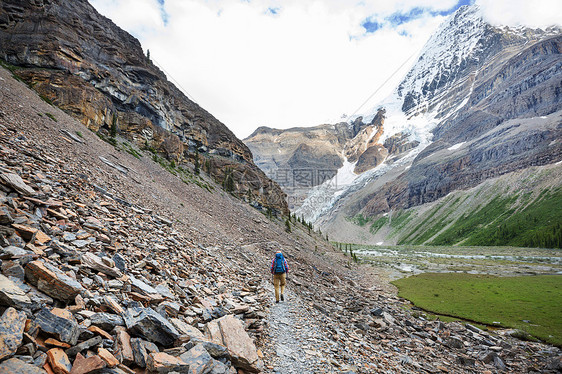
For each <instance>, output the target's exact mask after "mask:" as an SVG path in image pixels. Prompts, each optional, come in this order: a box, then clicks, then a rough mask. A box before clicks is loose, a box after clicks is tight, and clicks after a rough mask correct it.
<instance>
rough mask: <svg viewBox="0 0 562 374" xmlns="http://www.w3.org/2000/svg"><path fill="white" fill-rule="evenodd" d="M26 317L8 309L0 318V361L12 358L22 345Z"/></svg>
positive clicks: (12, 309) (21, 313)
mask: <svg viewBox="0 0 562 374" xmlns="http://www.w3.org/2000/svg"><path fill="white" fill-rule="evenodd" d="M25 321H26V316H25V313H23V312H18V311H17V310H16V309H14V308H8V309H6V310H5V311H4V314H2V317H0V360H3V359H5V358H6V357H10V356H12V355H13V354H14V353H16V351H17V349H18V347H19V346H20V345H21V344H22V340H23V330H24V328H25Z"/></svg>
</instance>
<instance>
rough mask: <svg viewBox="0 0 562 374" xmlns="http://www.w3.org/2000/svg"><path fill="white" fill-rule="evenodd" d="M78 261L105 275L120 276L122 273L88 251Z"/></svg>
mask: <svg viewBox="0 0 562 374" xmlns="http://www.w3.org/2000/svg"><path fill="white" fill-rule="evenodd" d="M88 242H89V241H88ZM74 243H76V242H74ZM80 262H81V264H82V266H86V267H88V268H90V269H94V270H97V271H99V272H102V273H104V274H106V275H109V276H110V277H114V278H120V277H122V276H123V273H121V271H120V270H119V269H117V268H116V267H112V266H109V265H108V264H106V263H105V262H104V261H103V259H102V258H101V257H99V256H96V255H95V254H93V253H90V252H86V253H84V254H83V255H82V257H80Z"/></svg>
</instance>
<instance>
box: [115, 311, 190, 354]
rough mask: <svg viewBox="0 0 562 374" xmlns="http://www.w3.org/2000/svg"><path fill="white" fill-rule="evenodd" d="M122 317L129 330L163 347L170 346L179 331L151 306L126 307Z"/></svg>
mask: <svg viewBox="0 0 562 374" xmlns="http://www.w3.org/2000/svg"><path fill="white" fill-rule="evenodd" d="M123 319H124V320H125V324H126V325H127V328H128V329H129V332H130V333H131V334H133V335H135V336H139V337H143V338H145V339H147V340H149V341H151V342H154V343H158V344H161V345H163V346H164V347H170V346H172V344H173V343H174V341H176V339H177V338H179V336H180V333H179V332H178V331H177V330H176V328H175V327H174V326H173V325H172V324H171V323H170V322H168V320H167V319H165V318H164V317H162V316H161V315H160V314H158V313H157V312H155V311H154V310H153V309H151V308H140V307H135V308H128V309H127V311H126V312H125V313H123Z"/></svg>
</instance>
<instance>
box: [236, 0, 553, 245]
mask: <svg viewBox="0 0 562 374" xmlns="http://www.w3.org/2000/svg"><path fill="white" fill-rule="evenodd" d="M561 43H562V36H561V32H560V29H559V28H557V27H552V28H549V29H547V30H541V29H536V30H532V29H527V28H522V27H521V28H508V27H496V26H492V25H490V24H487V23H486V22H485V21H484V20H483V19H482V17H481V15H480V11H479V9H478V7H476V6H463V7H461V8H459V10H458V11H457V12H456V13H455V14H453V15H452V16H451V17H450V18H449V19H448V20H447V21H445V22H444V23H443V24H442V25H441V26H440V28H439V29H438V30H437V32H436V33H435V34H434V35H433V36H432V37H431V38H430V39H429V40H428V42H427V43H426V45H425V46H424V48H423V49H422V51H421V54H420V57H419V58H418V59H417V61H416V62H415V63H414V65H413V67H412V68H411V69H410V71H409V72H408V74H406V76H405V78H404V79H403V80H402V82H401V83H400V84H399V85H398V87H397V88H396V90H395V92H394V93H393V94H392V95H391V96H390V97H388V98H387V99H386V100H384V101H383V102H382V103H380V104H379V105H377V106H376V107H375V110H373V111H372V112H371V114H365V115H364V116H363V118H365V120H366V121H367V122H368V121H369V120H370V119H371V118H373V117H374V116H378V115H379V114H380V113H381V110H384V111H383V112H382V113H384V118H383V120H382V123H384V126H383V132H382V134H381V135H380V138H379V139H378V142H379V146H383V147H385V148H386V149H387V150H388V149H390V148H391V145H389V144H388V141H389V139H393V138H394V139H396V137H399V139H400V141H401V142H403V144H405V145H406V147H405V152H404V153H403V154H402V155H401V157H396V156H395V155H393V152H389V154H388V156H386V157H385V155H384V153H381V152H379V153H377V154H370V153H368V152H367V153H366V154H365V156H364V157H363V158H366V159H369V160H370V162H371V163H372V164H374V165H378V166H376V167H375V168H371V169H366V170H365V171H363V169H361V168H360V167H358V164H357V163H354V160H353V159H351V165H349V166H348V167H347V170H353V171H354V173H349V172H347V173H346V174H345V178H343V179H347V180H348V183H346V184H344V185H341V184H339V183H337V178H334V179H333V180H332V181H330V183H326V184H325V185H323V186H318V187H315V188H314V189H312V190H310V191H307V196H308V197H307V198H306V199H304V201H303V202H302V204H301V207H300V208H299V210H297V214H302V215H303V216H305V218H306V219H307V220H312V221H315V222H316V224H317V225H319V226H320V227H321V228H322V229H323V231H327V232H331V231H333V233H334V235H335V236H332V237H333V238H334V239H338V238H339V237H338V235H339V234H340V233H342V230H340V229H339V228H341V227H346V225H347V224H346V222H347V220H348V219H350V218H352V217H355V216H358V215H360V216H362V217H373V218H374V219H376V218H377V217H381V216H382V215H384V214H388V213H390V212H392V211H394V212H395V211H397V210H403V209H409V208H412V207H416V206H423V205H424V204H428V203H431V202H433V201H436V200H438V199H440V198H443V197H444V196H446V195H448V194H449V193H451V192H454V191H459V190H466V189H468V188H472V187H475V186H477V185H479V184H480V183H483V182H485V181H487V180H489V179H491V178H495V177H498V176H501V175H504V174H507V173H512V172H516V171H519V170H525V169H527V168H529V167H533V166H538V165H549V164H554V163H556V162H559V161H560V160H561V159H562V148H561V147H562V143H561V142H560V139H561V138H562V129H561V125H560V111H561V110H562V81H561V79H560V72H561V71H562V58H561V51H562V44H561ZM381 108H382V109H381ZM348 126H349V127H351V123H350V124H348ZM278 136H279V137H282V136H283V135H282V134H280V135H278ZM303 141H305V140H303ZM246 142H248V139H246ZM248 144H249V146H250V148H252V149H256V148H255V146H254V145H252V144H251V143H248ZM356 144H362V143H361V142H357V143H356ZM255 152H256V153H258V151H255ZM258 156H259V155H258ZM381 156H382V157H381ZM381 159H382V161H383V162H382V163H381ZM344 164H345V162H344ZM344 169H345V168H341V169H339V171H338V176H340V177H342V176H344V173H343V172H344ZM361 172H362V173H361ZM334 186H335V187H334ZM289 195H290V193H289ZM472 208H473V209H476V208H477V207H476V206H474V207H472ZM342 235H343V234H342ZM344 236H345V237H346V239H347V240H348V241H353V240H350V238H349V236H347V235H344ZM379 236H380V235H379ZM382 239H385V238H382ZM386 239H388V240H389V242H392V240H390V238H386ZM342 240H343V238H342ZM358 240H359V239H358ZM375 240H376V241H375ZM459 240H461V239H460V238H459ZM361 241H367V242H370V243H373V242H385V240H381V238H380V237H378V238H377V239H375V238H369V236H368V235H367V237H363V239H362V240H361Z"/></svg>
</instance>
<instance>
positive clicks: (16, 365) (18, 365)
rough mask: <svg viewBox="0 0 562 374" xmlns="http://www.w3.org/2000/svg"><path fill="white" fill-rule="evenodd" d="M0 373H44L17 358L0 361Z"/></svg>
mask: <svg viewBox="0 0 562 374" xmlns="http://www.w3.org/2000/svg"><path fill="white" fill-rule="evenodd" d="M0 374H45V371H44V370H43V369H40V368H38V367H37V366H35V365H30V364H28V363H25V362H23V361H21V360H19V359H17V358H10V359H8V360H6V361H4V362H2V363H0Z"/></svg>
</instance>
